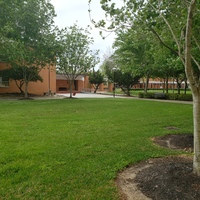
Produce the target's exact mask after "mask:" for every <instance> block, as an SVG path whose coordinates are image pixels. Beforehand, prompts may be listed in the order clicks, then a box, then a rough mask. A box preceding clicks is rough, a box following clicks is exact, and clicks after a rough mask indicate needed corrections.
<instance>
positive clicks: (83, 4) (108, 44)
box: [51, 0, 115, 62]
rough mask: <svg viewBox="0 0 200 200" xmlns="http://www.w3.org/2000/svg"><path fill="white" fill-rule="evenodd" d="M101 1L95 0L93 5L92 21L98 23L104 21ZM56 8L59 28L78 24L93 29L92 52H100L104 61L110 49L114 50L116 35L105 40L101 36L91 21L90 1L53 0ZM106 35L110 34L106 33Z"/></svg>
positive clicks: (56, 19)
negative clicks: (113, 44)
mask: <svg viewBox="0 0 200 200" xmlns="http://www.w3.org/2000/svg"><path fill="white" fill-rule="evenodd" d="M99 2H100V0H93V1H92V4H91V10H92V14H91V16H92V19H94V20H95V21H98V20H100V19H104V11H103V10H102V9H101V6H100V3H99ZM51 4H52V5H53V6H54V9H55V12H56V14H57V17H56V18H55V19H54V21H55V24H56V25H57V26H58V27H59V28H65V27H69V26H71V25H73V24H74V23H76V24H77V25H78V26H79V27H82V28H84V29H85V28H87V26H88V25H90V26H91V27H92V30H91V31H90V32H91V35H90V36H91V37H93V38H94V44H93V45H92V46H91V49H92V50H98V49H99V50H100V53H99V55H100V59H101V62H102V61H103V55H104V54H106V53H108V51H109V50H108V49H111V48H112V43H113V41H114V37H115V34H114V33H111V34H110V35H109V36H108V37H106V38H105V39H102V37H101V36H100V35H99V31H100V29H98V28H95V27H94V25H93V24H92V23H91V21H90V17H89V13H88V9H89V6H88V0H51ZM105 35H108V33H106V32H105Z"/></svg>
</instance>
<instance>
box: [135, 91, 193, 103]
mask: <svg viewBox="0 0 200 200" xmlns="http://www.w3.org/2000/svg"><path fill="white" fill-rule="evenodd" d="M138 96H139V98H147V99H167V100H178V101H192V94H171V93H168V94H165V93H153V92H148V93H144V92H140V93H139V95H138Z"/></svg>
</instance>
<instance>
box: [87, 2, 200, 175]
mask: <svg viewBox="0 0 200 200" xmlns="http://www.w3.org/2000/svg"><path fill="white" fill-rule="evenodd" d="M89 2H90V3H91V0H89ZM101 4H102V8H103V10H105V12H106V15H107V16H110V18H111V20H112V24H111V25H112V27H114V28H116V27H119V26H125V24H126V22H130V23H129V24H132V25H134V23H136V22H137V21H138V22H140V23H141V24H143V25H145V27H146V28H147V29H149V30H150V31H152V32H153V33H154V34H155V37H157V39H158V40H159V41H160V43H161V44H162V45H164V46H165V47H166V48H168V49H170V50H171V51H172V52H173V53H174V54H176V55H178V56H179V57H180V59H181V61H182V63H183V65H184V66H185V71H186V75H187V79H188V81H189V83H190V87H191V90H192V95H193V121H194V161H193V172H194V173H195V174H196V175H198V176H200V81H199V77H200V60H199V56H198V54H199V51H200V35H199V31H198V30H199V21H200V16H199V15H198V12H199V9H200V3H199V1H197V0H189V1H180V0H178V1H159V0H148V1H143V0H139V1H131V0H127V1H124V5H123V6H122V7H121V8H115V4H114V3H112V1H111V0H104V1H101ZM102 25H103V26H104V27H105V23H102V21H101V23H97V24H96V26H97V27H98V26H102ZM110 27H111V26H110ZM112 27H111V28H112ZM161 27H162V28H161ZM163 32H165V34H163ZM165 37H167V41H169V40H168V38H169V37H170V38H171V41H172V42H171V43H168V42H166V41H165Z"/></svg>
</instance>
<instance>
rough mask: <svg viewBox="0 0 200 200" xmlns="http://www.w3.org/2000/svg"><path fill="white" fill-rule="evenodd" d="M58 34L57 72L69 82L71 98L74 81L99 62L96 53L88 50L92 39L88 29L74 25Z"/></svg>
mask: <svg viewBox="0 0 200 200" xmlns="http://www.w3.org/2000/svg"><path fill="white" fill-rule="evenodd" d="M60 34H61V35H60V40H59V43H60V51H59V52H58V54H57V58H58V59H57V65H58V67H57V70H58V73H60V74H62V75H63V76H64V77H65V78H66V80H68V81H69V82H70V98H72V85H73V83H74V81H75V79H76V78H77V76H79V75H81V74H85V73H86V72H89V69H91V68H94V67H95V65H96V64H97V63H98V62H99V59H98V57H97V55H98V51H96V52H92V50H90V45H91V44H92V43H93V38H91V37H90V36H89V34H90V33H89V31H88V29H83V28H79V27H78V26H77V25H76V24H74V25H73V26H70V27H68V28H66V29H65V30H62V33H60Z"/></svg>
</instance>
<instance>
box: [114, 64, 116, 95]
mask: <svg viewBox="0 0 200 200" xmlns="http://www.w3.org/2000/svg"><path fill="white" fill-rule="evenodd" d="M115 70H116V68H115V67H114V68H113V97H115Z"/></svg>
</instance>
